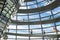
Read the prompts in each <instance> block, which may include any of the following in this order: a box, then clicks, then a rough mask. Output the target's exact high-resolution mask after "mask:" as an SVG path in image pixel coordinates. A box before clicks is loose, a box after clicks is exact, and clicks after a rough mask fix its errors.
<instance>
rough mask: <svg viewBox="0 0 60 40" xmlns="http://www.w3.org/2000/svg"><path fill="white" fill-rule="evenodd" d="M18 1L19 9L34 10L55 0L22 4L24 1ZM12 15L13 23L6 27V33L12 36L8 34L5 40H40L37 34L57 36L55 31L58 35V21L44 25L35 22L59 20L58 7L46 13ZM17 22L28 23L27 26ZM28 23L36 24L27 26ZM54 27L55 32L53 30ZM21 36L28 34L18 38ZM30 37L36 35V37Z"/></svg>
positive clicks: (59, 9)
mask: <svg viewBox="0 0 60 40" xmlns="http://www.w3.org/2000/svg"><path fill="white" fill-rule="evenodd" d="M20 1H21V0H20ZM20 1H19V3H20V5H21V6H20V7H19V9H35V8H38V7H42V6H47V5H49V4H50V3H52V2H54V1H55V0H34V1H31V2H23V1H24V0H22V3H21V2H20ZM7 10H8V9H7ZM10 11H11V10H10ZM9 13H10V12H9ZM13 15H14V17H11V20H13V21H15V23H12V21H11V23H10V24H9V27H7V30H6V33H11V34H14V35H9V34H8V35H7V40H42V39H43V36H42V37H40V36H39V37H37V34H38V35H43V34H48V35H51V34H57V33H56V31H57V32H58V34H60V21H58V22H55V21H53V22H51V23H45V24H43V23H40V24H37V22H42V21H43V22H44V21H47V22H48V20H54V19H57V18H60V6H59V7H56V8H55V9H53V10H49V11H46V12H34V13H26V14H23V13H16V14H13ZM18 22H20V23H28V24H26V25H24V24H23V25H21V24H19V23H18ZM30 22H32V23H34V22H35V23H36V24H32V25H31V24H29V23H30ZM2 25H3V24H2ZM2 25H0V26H2ZM55 27H56V29H57V30H55ZM44 32H45V33H44ZM16 34H17V35H16ZM18 34H19V35H18ZM21 34H23V35H24V34H25V35H26V34H27V35H28V34H30V35H28V36H20V35H21ZM32 35H36V37H35V36H32ZM49 38H50V37H45V38H44V39H45V40H47V39H49Z"/></svg>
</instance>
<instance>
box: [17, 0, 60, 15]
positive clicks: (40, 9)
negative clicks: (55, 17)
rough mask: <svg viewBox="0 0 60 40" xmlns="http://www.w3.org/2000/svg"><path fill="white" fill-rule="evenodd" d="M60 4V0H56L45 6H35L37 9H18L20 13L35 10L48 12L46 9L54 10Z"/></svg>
mask: <svg viewBox="0 0 60 40" xmlns="http://www.w3.org/2000/svg"><path fill="white" fill-rule="evenodd" d="M58 6H60V0H56V1H54V2H53V3H51V4H49V5H47V6H43V7H39V8H35V9H18V13H25V14H26V13H34V12H46V11H49V10H52V9H54V8H56V7H58Z"/></svg>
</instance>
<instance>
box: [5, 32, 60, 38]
mask: <svg viewBox="0 0 60 40" xmlns="http://www.w3.org/2000/svg"><path fill="white" fill-rule="evenodd" d="M5 34H7V35H17V36H25V37H26V36H31V37H43V36H44V37H54V38H56V37H57V36H59V37H60V34H47V33H46V34H43V35H42V34H18V33H8V32H6V33H5Z"/></svg>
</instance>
